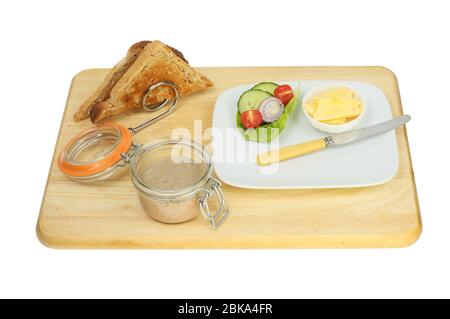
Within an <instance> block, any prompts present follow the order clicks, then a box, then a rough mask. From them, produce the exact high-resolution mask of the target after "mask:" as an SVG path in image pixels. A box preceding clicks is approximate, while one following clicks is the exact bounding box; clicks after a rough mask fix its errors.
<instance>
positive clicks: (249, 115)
mask: <svg viewBox="0 0 450 319" xmlns="http://www.w3.org/2000/svg"><path fill="white" fill-rule="evenodd" d="M262 121H263V118H262V115H261V113H260V112H259V111H258V110H248V111H245V112H244V113H242V114H241V122H242V125H243V126H244V127H245V128H257V127H258V126H260V125H261V123H262Z"/></svg>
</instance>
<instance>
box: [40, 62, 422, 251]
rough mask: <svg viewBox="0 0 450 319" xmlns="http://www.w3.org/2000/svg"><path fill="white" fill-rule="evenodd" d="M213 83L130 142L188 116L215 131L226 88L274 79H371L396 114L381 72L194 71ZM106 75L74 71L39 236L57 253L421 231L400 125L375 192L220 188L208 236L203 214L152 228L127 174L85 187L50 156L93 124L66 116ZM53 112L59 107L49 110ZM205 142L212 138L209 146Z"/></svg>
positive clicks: (131, 121) (185, 123)
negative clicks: (394, 165)
mask: <svg viewBox="0 0 450 319" xmlns="http://www.w3.org/2000/svg"><path fill="white" fill-rule="evenodd" d="M199 70H200V71H201V72H203V73H204V74H205V75H207V76H208V77H210V78H211V79H212V81H213V82H214V84H215V87H214V88H212V89H209V90H207V91H205V92H203V93H199V94H196V95H192V96H189V97H185V98H182V99H181V100H180V102H179V106H178V108H177V110H176V111H175V112H174V113H173V114H171V115H170V116H169V117H167V118H166V119H164V120H163V121H161V122H158V123H156V124H155V125H154V126H152V127H149V128H147V129H145V130H144V131H142V132H140V133H139V134H138V135H137V136H136V137H135V141H136V142H139V143H145V142H148V141H150V140H152V139H153V138H159V137H165V136H170V134H171V132H172V129H174V128H177V127H185V128H188V129H189V130H191V131H192V130H193V127H194V120H198V119H201V120H202V121H203V129H204V130H205V129H207V128H209V127H210V125H211V117H212V111H213V107H214V103H215V100H216V98H217V97H218V96H219V94H220V93H222V92H223V91H224V90H226V89H228V88H230V87H233V86H237V85H241V84H247V83H254V82H260V81H270V80H277V81H278V80H302V79H305V80H306V79H311V80H312V79H340V80H357V81H364V82H368V83H372V84H374V85H376V86H378V87H380V88H381V89H382V90H383V91H384V92H385V94H386V95H387V97H388V100H389V102H390V104H391V106H392V111H393V114H394V115H400V114H402V113H403V112H402V106H401V101H400V94H399V89H398V84H397V79H396V77H395V75H394V74H393V73H392V72H391V71H389V70H388V69H386V68H383V67H235V68H229V67H228V68H199ZM107 71H108V70H106V69H92V70H85V71H82V72H80V73H79V74H77V75H76V76H75V77H74V79H73V82H72V85H71V88H70V92H69V96H68V100H67V105H66V109H65V112H64V117H63V120H62V124H61V129H60V133H59V137H58V140H57V144H56V149H55V155H54V156H53V161H52V165H51V168H50V173H49V177H48V182H47V187H46V190H45V194H44V198H43V202H42V206H41V211H40V215H39V219H38V223H37V235H38V237H39V239H40V240H41V242H42V243H43V244H44V245H46V246H49V247H55V248H351V247H353V248H355V247H360V248H362V247H404V246H408V245H410V244H412V243H414V242H415V241H416V240H417V238H418V237H419V236H420V233H421V229H422V225H421V219H420V211H419V205H418V201H417V193H416V187H415V183H414V173H413V169H412V164H411V158H410V154H409V147H408V140H407V136H406V129H405V128H400V129H397V140H398V147H399V156H400V166H399V170H398V173H397V175H396V176H395V177H394V178H393V179H392V180H391V181H389V182H388V183H385V184H383V185H379V186H374V187H365V188H356V189H355V188H353V189H320V190H252V189H241V188H235V187H231V186H228V185H223V191H224V193H225V196H226V200H227V203H228V205H229V207H230V209H231V214H230V217H229V218H228V220H227V221H226V222H225V223H224V224H223V225H222V226H221V227H220V228H219V229H217V230H212V229H211V227H210V226H209V224H208V223H207V221H206V220H205V219H203V217H202V216H199V217H197V218H195V219H194V220H192V221H190V222H187V223H183V224H178V225H166V224H162V223H158V222H156V221H154V220H152V219H150V218H149V217H147V215H146V214H145V212H144V211H143V210H142V208H141V206H140V203H139V200H138V197H137V194H136V191H135V189H134V187H133V185H132V183H131V180H130V177H129V175H128V173H127V172H126V173H125V174H124V175H122V176H119V177H117V178H115V179H113V180H108V181H104V182H102V183H101V184H97V185H85V184H79V183H76V182H73V181H71V180H69V179H68V178H66V177H65V176H64V175H63V174H62V173H61V172H60V171H59V169H58V167H57V165H56V159H57V156H58V154H59V152H60V151H61V149H62V147H63V145H64V144H65V143H66V142H67V141H68V140H69V139H70V138H71V137H73V136H74V135H75V134H77V133H79V132H80V131H81V130H83V129H86V128H88V127H90V126H91V125H92V124H91V123H90V122H89V121H83V122H81V123H75V122H74V121H73V120H72V114H73V113H74V112H75V110H76V108H77V107H78V105H79V104H80V103H81V102H82V101H83V100H84V99H85V98H86V97H87V96H88V95H89V94H90V93H91V92H92V91H93V90H94V89H95V88H96V86H97V85H98V84H99V83H101V81H102V79H103V78H104V77H105V75H106V73H107ZM55 112H57V108H56V107H55ZM149 116H153V114H152V113H147V112H141V111H138V112H134V113H130V114H126V115H121V116H118V117H116V118H115V120H117V121H118V122H120V123H121V124H124V125H125V126H127V127H132V126H136V125H137V124H139V123H141V122H143V121H144V120H145V119H148V118H149ZM205 142H207V143H209V142H208V141H205Z"/></svg>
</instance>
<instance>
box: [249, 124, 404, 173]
mask: <svg viewBox="0 0 450 319" xmlns="http://www.w3.org/2000/svg"><path fill="white" fill-rule="evenodd" d="M410 119H411V116H409V115H402V116H398V117H395V118H393V119H391V120H388V121H385V122H381V123H378V124H375V125H372V126H367V127H363V128H360V129H356V130H352V131H349V132H345V133H338V134H332V135H329V136H327V137H324V138H320V139H317V140H312V141H309V142H305V143H301V144H295V145H291V146H287V147H283V148H280V149H278V150H273V151H268V152H264V153H261V154H259V155H258V156H257V158H256V162H257V163H258V165H260V166H266V165H269V164H273V163H277V162H281V161H285V160H288V159H291V158H294V157H298V156H302V155H305V154H309V153H312V152H316V151H320V150H323V149H325V148H328V147H332V146H337V145H344V144H348V143H352V142H355V141H358V140H361V139H365V138H368V137H370V136H374V135H378V134H381V133H384V132H388V131H390V130H392V129H395V128H396V127H399V126H401V125H404V124H406V123H407V122H408V121H409V120H410Z"/></svg>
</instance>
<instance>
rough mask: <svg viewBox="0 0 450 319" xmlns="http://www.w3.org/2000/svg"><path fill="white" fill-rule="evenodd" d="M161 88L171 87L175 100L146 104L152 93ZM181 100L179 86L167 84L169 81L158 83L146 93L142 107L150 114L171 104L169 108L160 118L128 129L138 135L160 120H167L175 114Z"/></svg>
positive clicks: (157, 117)
mask: <svg viewBox="0 0 450 319" xmlns="http://www.w3.org/2000/svg"><path fill="white" fill-rule="evenodd" d="M160 86H169V87H170V88H171V89H172V90H173V92H174V94H175V96H174V98H173V99H165V100H164V101H162V102H160V103H157V104H152V105H148V104H147V103H146V101H147V97H148V96H149V95H150V93H151V92H152V91H153V90H154V89H156V88H158V87H160ZM179 98H180V93H179V92H178V89H177V86H176V84H175V83H172V82H167V81H161V82H157V83H155V84H153V85H151V86H150V87H149V88H148V89H147V91H146V92H145V95H144V97H143V98H142V107H143V108H144V110H146V111H148V112H155V111H158V110H160V109H162V108H163V107H164V106H166V105H167V103H169V102H171V104H170V106H169V108H168V109H167V110H166V111H165V112H163V113H161V114H159V115H158V116H156V117H154V118H152V119H150V120H148V121H146V122H144V123H142V124H140V125H138V126H136V127H130V128H128V129H129V130H130V132H131V133H132V134H136V133H138V132H139V131H141V130H143V129H145V128H147V127H149V126H150V125H152V124H154V123H156V122H158V121H159V120H162V119H163V118H165V117H166V116H168V115H169V114H170V113H172V112H173V110H174V109H175V107H176V105H177V102H178V99H179Z"/></svg>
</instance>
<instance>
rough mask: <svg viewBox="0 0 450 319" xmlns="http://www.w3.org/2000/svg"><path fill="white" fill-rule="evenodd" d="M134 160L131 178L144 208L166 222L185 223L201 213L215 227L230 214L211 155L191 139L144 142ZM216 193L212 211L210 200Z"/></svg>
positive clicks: (154, 217) (149, 213)
mask: <svg viewBox="0 0 450 319" xmlns="http://www.w3.org/2000/svg"><path fill="white" fill-rule="evenodd" d="M130 162H131V180H132V182H133V184H134V186H135V187H136V189H137V191H138V194H139V199H140V202H141V205H142V207H143V209H144V210H145V211H146V212H147V214H148V215H149V216H150V217H151V218H153V219H155V220H157V221H160V222H163V223H182V222H185V221H188V220H191V219H193V218H194V217H196V216H198V215H199V213H201V214H202V215H203V216H204V217H205V218H206V219H208V220H209V221H210V223H211V225H212V226H213V228H216V227H218V226H219V225H220V224H221V223H222V222H223V221H224V220H225V218H226V217H227V216H228V213H229V209H228V207H227V206H226V205H225V199H224V195H223V192H222V190H221V188H220V182H219V181H218V180H216V179H215V178H213V177H212V176H211V175H212V171H213V165H212V162H211V158H210V155H209V154H208V152H206V151H205V150H204V149H203V148H202V146H201V145H200V144H198V143H195V142H193V141H190V140H183V139H179V140H173V139H168V140H163V141H159V142H156V143H151V144H147V145H144V146H142V147H140V148H139V150H138V151H137V152H136V153H135V154H134V156H133V157H132V158H131V160H130ZM211 197H216V201H217V209H216V211H215V213H214V214H211V212H210V209H209V205H208V200H209V199H210V198H211Z"/></svg>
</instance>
